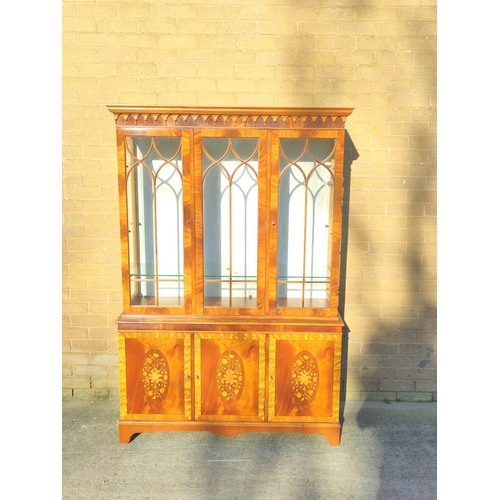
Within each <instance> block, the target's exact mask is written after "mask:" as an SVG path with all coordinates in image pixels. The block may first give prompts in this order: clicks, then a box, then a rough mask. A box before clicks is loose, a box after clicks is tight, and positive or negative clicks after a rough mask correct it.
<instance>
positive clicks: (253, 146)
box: [194, 130, 267, 315]
mask: <svg viewBox="0 0 500 500" xmlns="http://www.w3.org/2000/svg"><path fill="white" fill-rule="evenodd" d="M266 141H267V134H266V133H265V131H258V130H195V132H194V162H195V200H196V281H197V283H196V311H197V312H198V313H201V314H217V315H222V314H264V309H265V290H266V288H265V274H266V272H265V269H266V258H265V255H266V192H267V189H266V183H267V160H266V158H267V154H266Z"/></svg>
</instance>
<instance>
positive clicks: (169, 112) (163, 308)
mask: <svg viewBox="0 0 500 500" xmlns="http://www.w3.org/2000/svg"><path fill="white" fill-rule="evenodd" d="M109 110H110V111H111V112H112V113H113V114H114V115H115V120H116V129H117V147H118V163H119V165H118V174H119V191H120V226H121V243H122V271H123V293H124V308H125V312H127V313H137V314H149V313H152V314H159V313H161V314H205V315H225V314H228V315H236V314H245V315H277V316H279V315H284V316H287V315H294V316H297V315H298V316H311V315H318V316H331V315H336V314H337V307H338V283H339V252H340V225H341V210H342V185H343V162H344V123H345V120H346V117H347V116H348V115H349V114H350V113H351V111H352V110H351V109H310V108H307V109H269V108H265V109H264V108H262V109H255V108H251V109H244V108H221V109H216V108H197V109H189V108H163V107H154V108H151V107H148V108H142V107H125V106H110V107H109Z"/></svg>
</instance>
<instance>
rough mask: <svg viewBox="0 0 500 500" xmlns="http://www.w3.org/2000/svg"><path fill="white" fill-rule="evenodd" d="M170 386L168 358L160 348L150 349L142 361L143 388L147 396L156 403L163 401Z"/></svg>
mask: <svg viewBox="0 0 500 500" xmlns="http://www.w3.org/2000/svg"><path fill="white" fill-rule="evenodd" d="M169 386H170V370H169V367H168V361H167V358H166V357H165V356H164V355H163V353H162V352H161V351H159V350H158V349H151V350H150V351H148V352H147V353H146V354H145V356H144V359H143V362H142V389H143V391H144V396H145V398H146V399H147V400H148V401H149V402H151V403H154V404H158V403H161V402H162V401H163V400H164V399H165V398H166V397H167V393H168V388H169Z"/></svg>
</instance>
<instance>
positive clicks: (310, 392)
mask: <svg viewBox="0 0 500 500" xmlns="http://www.w3.org/2000/svg"><path fill="white" fill-rule="evenodd" d="M318 384H319V370H318V362H317V361H316V358H315V357H314V356H313V355H312V354H311V353H310V352H308V351H301V352H299V353H298V354H297V356H295V358H294V360H293V363H292V394H293V399H294V400H295V403H296V404H298V405H300V406H305V405H309V404H311V403H312V402H313V400H314V398H315V397H316V394H317V392H318Z"/></svg>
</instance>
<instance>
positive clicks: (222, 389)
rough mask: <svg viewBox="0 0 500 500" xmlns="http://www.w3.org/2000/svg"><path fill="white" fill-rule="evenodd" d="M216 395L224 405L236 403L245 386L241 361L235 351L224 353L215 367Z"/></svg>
mask: <svg viewBox="0 0 500 500" xmlns="http://www.w3.org/2000/svg"><path fill="white" fill-rule="evenodd" d="M215 369H216V373H217V394H218V396H219V398H220V399H221V400H222V402H223V403H224V404H226V405H232V404H234V403H236V402H237V401H238V399H240V397H241V393H242V392H243V386H244V384H245V371H244V369H243V361H242V359H241V357H240V356H239V354H238V353H237V352H235V351H224V352H223V353H222V354H221V355H220V357H219V359H218V361H217V366H216V368H215Z"/></svg>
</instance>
